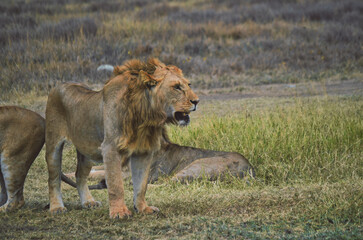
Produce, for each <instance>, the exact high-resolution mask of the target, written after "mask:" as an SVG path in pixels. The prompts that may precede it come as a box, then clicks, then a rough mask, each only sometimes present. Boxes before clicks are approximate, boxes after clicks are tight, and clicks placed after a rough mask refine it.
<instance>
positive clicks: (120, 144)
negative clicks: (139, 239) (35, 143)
mask: <svg viewBox="0 0 363 240" xmlns="http://www.w3.org/2000/svg"><path fill="white" fill-rule="evenodd" d="M114 73H115V75H116V76H115V77H114V78H112V79H111V80H109V81H108V82H107V83H106V84H105V85H104V87H103V89H102V90H101V91H92V90H90V89H88V88H86V87H84V86H82V85H79V84H64V85H60V86H57V87H56V88H55V89H53V90H52V91H51V92H50V94H49V97H48V102H47V107H46V136H45V139H46V160H47V165H48V172H49V180H48V184H49V198H50V212H51V213H59V212H63V211H65V210H66V208H65V207H64V204H63V201H62V195H61V190H60V179H61V177H60V175H61V161H62V160H61V159H62V149H63V145H64V142H65V140H66V139H67V140H70V141H71V142H72V143H73V144H74V145H75V147H76V149H77V160H78V163H77V171H76V182H77V189H78V192H79V195H80V198H81V203H82V206H83V207H86V208H90V207H97V206H99V205H100V203H99V202H97V201H95V200H94V199H93V197H92V195H91V193H90V191H89V189H88V186H87V176H88V174H89V172H90V170H91V168H92V161H96V162H102V161H103V162H104V165H105V172H106V182H107V186H108V197H109V208H110V210H109V211H110V217H111V218H123V217H127V216H129V215H131V212H130V211H129V210H128V208H127V207H126V205H125V201H124V190H123V180H122V172H121V168H122V165H125V164H126V163H127V162H128V160H130V163H131V164H130V165H131V172H132V182H133V186H134V198H133V199H134V208H135V209H136V210H137V211H138V212H141V213H152V212H155V211H159V210H158V209H157V208H156V207H152V206H148V205H147V203H146V201H145V193H146V188H147V180H148V176H149V171H150V167H151V163H152V161H151V160H152V158H153V155H154V153H155V152H157V151H158V150H159V149H160V146H161V143H162V139H163V136H166V129H165V125H166V123H173V124H179V125H187V124H189V122H190V118H189V113H190V112H191V111H195V110H196V106H197V104H198V102H199V99H198V97H197V96H196V94H195V93H194V92H193V91H192V89H191V88H190V82H189V81H188V80H187V79H186V78H184V76H183V73H182V71H181V70H180V69H179V68H177V67H175V66H166V65H165V64H163V63H161V62H160V61H158V60H157V59H150V60H149V61H148V62H146V63H145V62H141V61H138V60H131V61H128V62H126V63H125V64H124V65H122V66H119V67H116V68H115V69H114Z"/></svg>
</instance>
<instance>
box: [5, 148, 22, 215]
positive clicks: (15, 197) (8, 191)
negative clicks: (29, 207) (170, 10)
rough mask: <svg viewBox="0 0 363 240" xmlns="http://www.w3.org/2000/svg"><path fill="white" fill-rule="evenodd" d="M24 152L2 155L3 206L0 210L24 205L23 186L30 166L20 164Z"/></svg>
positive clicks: (13, 208) (9, 209) (8, 209)
mask: <svg viewBox="0 0 363 240" xmlns="http://www.w3.org/2000/svg"><path fill="white" fill-rule="evenodd" d="M23 155H24V154H20V155H17V156H11V157H10V156H8V157H4V156H2V157H1V176H0V177H1V202H2V204H1V207H0V212H7V211H12V210H15V209H18V208H21V207H22V206H23V205H24V196H23V188H24V181H25V177H26V174H27V173H28V170H29V167H27V166H18V165H19V164H18V163H22V162H23V161H24V160H23V157H24V156H23Z"/></svg>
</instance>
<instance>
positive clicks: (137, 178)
mask: <svg viewBox="0 0 363 240" xmlns="http://www.w3.org/2000/svg"><path fill="white" fill-rule="evenodd" d="M151 162H152V154H142V155H132V157H131V173H132V183H133V186H134V208H135V209H136V210H137V211H138V212H141V213H153V212H158V211H159V209H158V208H156V207H152V206H148V205H147V203H146V201H145V194H146V189H147V181H148V178H149V172H150V166H151Z"/></svg>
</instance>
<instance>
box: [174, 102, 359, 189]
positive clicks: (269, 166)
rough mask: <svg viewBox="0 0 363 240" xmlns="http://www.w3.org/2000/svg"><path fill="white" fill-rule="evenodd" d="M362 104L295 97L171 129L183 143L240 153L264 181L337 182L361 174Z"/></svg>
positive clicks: (357, 176) (175, 138) (266, 182)
mask: <svg viewBox="0 0 363 240" xmlns="http://www.w3.org/2000/svg"><path fill="white" fill-rule="evenodd" d="M224 104H228V102H227V103H224ZM362 110H363V105H362V100H361V99H360V98H359V99H357V100H345V99H341V100H339V101H337V100H336V99H335V98H326V99H310V100H302V99H296V100H295V102H294V103H293V104H290V105H284V106H274V107H272V108H270V109H268V110H266V108H262V109H261V108H260V109H257V110H249V111H248V112H247V111H246V112H243V113H239V114H234V115H232V116H228V117H218V116H216V115H213V113H212V114H211V115H210V114H207V115H206V116H205V117H203V118H202V119H200V120H198V122H197V123H196V124H194V125H192V127H190V128H187V129H180V128H176V127H172V128H171V129H170V130H171V133H172V134H171V136H172V139H173V140H174V141H175V142H178V143H179V144H182V145H187V146H195V147H199V148H209V149H215V150H220V151H223V150H224V151H235V152H240V153H243V154H244V156H245V157H247V158H248V159H249V160H250V161H251V162H252V163H253V165H254V166H255V167H256V170H257V176H258V178H259V179H260V180H262V181H264V183H265V184H267V185H281V184H289V183H295V182H304V183H320V182H337V181H340V180H341V179H345V178H352V179H358V178H361V177H362V174H363V172H362V168H361V160H362V159H363V158H362V157H363V154H362V151H361V149H363V120H362V119H363V114H362ZM201 122H203V123H201Z"/></svg>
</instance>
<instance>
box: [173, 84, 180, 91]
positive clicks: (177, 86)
mask: <svg viewBox="0 0 363 240" xmlns="http://www.w3.org/2000/svg"><path fill="white" fill-rule="evenodd" d="M174 88H175V89H176V90H182V89H181V87H180V85H179V84H178V85H175V86H174Z"/></svg>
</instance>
